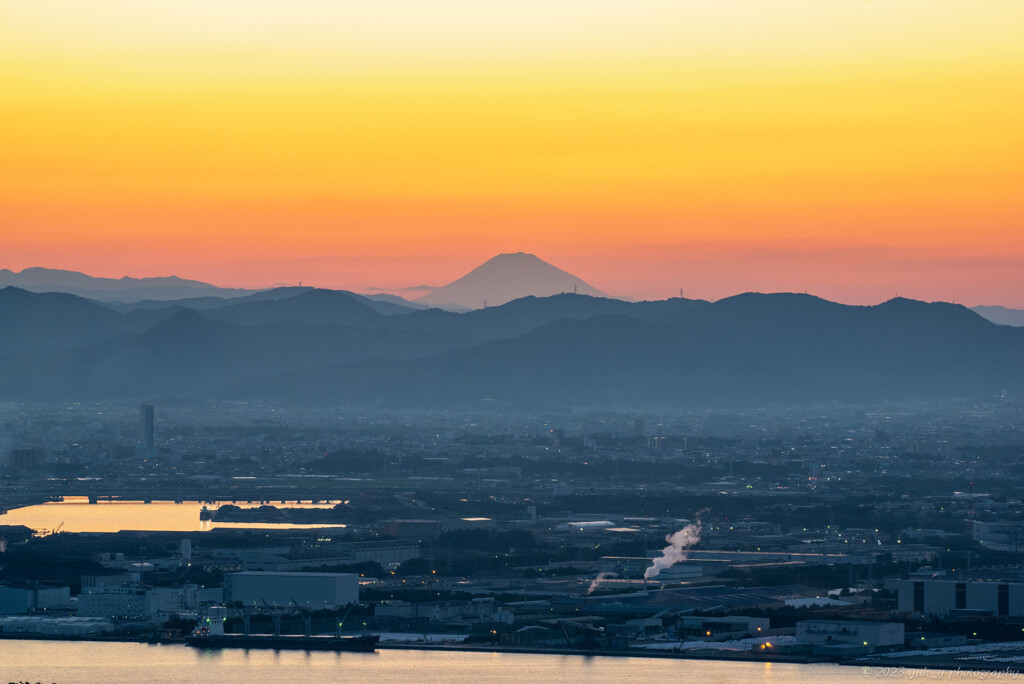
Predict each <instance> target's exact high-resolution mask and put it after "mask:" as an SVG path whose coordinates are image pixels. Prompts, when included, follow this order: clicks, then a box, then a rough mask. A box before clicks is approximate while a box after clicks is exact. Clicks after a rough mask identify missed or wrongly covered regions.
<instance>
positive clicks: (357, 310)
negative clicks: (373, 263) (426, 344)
mask: <svg viewBox="0 0 1024 684" xmlns="http://www.w3.org/2000/svg"><path fill="white" fill-rule="evenodd" d="M206 313H207V315H208V316H209V317H211V318H216V319H219V320H223V321H228V322H231V323H237V324H239V325H263V324H266V323H277V322H280V321H300V322H304V323H345V324H346V325H355V326H361V327H377V326H379V325H381V324H382V322H383V320H384V318H385V314H381V313H378V312H377V311H375V310H374V309H373V308H372V307H371V306H370V304H369V303H367V302H366V301H364V300H363V299H362V298H361V297H357V296H354V295H352V294H349V293H347V292H339V291H337V290H310V291H308V292H303V293H301V294H297V295H295V296H293V297H287V298H285V299H267V300H262V301H249V302H242V303H240V304H230V305H228V306H222V307H220V308H217V309H210V310H208V311H207V312H206Z"/></svg>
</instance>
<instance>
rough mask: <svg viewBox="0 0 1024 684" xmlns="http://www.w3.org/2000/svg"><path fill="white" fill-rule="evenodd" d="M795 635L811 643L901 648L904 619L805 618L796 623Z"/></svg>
mask: <svg viewBox="0 0 1024 684" xmlns="http://www.w3.org/2000/svg"><path fill="white" fill-rule="evenodd" d="M796 639H797V641H798V642H800V643H804V644H811V645H812V646H853V647H865V646H866V647H868V648H869V649H873V650H885V649H889V648H902V647H903V641H904V639H903V623H902V622H861V621H858V620H802V621H800V622H798V623H796Z"/></svg>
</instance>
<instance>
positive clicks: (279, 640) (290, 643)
mask: <svg viewBox="0 0 1024 684" xmlns="http://www.w3.org/2000/svg"><path fill="white" fill-rule="evenodd" d="M185 641H186V642H187V643H188V645H189V646H194V647H196V648H272V649H275V650H299V651H363V652H368V651H374V650H376V648H377V642H378V641H380V635H379V634H368V635H360V636H329V635H328V636H302V635H290V634H289V635H281V636H275V635H273V634H249V635H245V634H194V635H192V636H190V637H187V638H186V639H185Z"/></svg>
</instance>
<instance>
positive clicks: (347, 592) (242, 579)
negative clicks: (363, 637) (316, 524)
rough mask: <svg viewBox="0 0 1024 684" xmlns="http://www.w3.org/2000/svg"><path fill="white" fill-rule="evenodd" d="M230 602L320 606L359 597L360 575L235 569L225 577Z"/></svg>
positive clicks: (315, 608) (313, 608)
mask: <svg viewBox="0 0 1024 684" xmlns="http://www.w3.org/2000/svg"><path fill="white" fill-rule="evenodd" d="M225 581H226V583H225V587H224V594H225V596H224V597H225V600H227V601H228V602H229V603H233V602H235V601H239V602H241V603H243V604H245V605H248V606H259V607H265V606H270V607H281V608H286V607H290V606H299V607H301V608H309V609H312V610H319V609H323V608H338V607H340V606H345V605H348V604H350V603H355V602H357V601H359V575H356V574H353V573H337V572H234V573H231V574H230V575H227V576H226V577H225Z"/></svg>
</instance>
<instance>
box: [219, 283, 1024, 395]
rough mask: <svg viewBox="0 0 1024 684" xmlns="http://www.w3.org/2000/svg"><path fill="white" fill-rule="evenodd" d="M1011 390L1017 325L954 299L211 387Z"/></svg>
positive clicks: (1023, 365)
mask: <svg viewBox="0 0 1024 684" xmlns="http://www.w3.org/2000/svg"><path fill="white" fill-rule="evenodd" d="M1003 390H1007V391H1009V392H1011V393H1014V394H1020V393H1021V392H1022V391H1024V330H1018V329H1014V328H1007V327H1001V326H996V325H994V324H992V323H990V322H988V321H986V320H984V319H983V318H981V317H980V316H978V315H976V314H974V313H972V312H971V311H969V310H967V309H966V308H964V307H962V306H956V305H951V304H926V303H923V302H915V301H910V300H893V301H890V302H886V303H884V304H881V305H878V306H873V307H853V306H844V305H840V304H834V303H832V302H827V301H824V300H821V299H817V298H814V297H808V296H806V295H753V294H751V295H740V296H737V297H731V298H729V299H725V300H721V301H719V302H716V303H714V304H710V305H706V306H693V307H690V310H689V312H688V313H686V315H684V316H680V317H677V318H675V320H670V321H642V320H639V319H637V318H634V317H629V316H624V315H602V316H595V317H592V318H588V319H586V320H571V319H563V320H559V321H557V322H554V323H551V324H549V325H546V326H543V327H541V328H538V329H536V330H533V331H531V332H528V333H526V334H524V335H521V336H519V337H516V338H513V339H509V340H500V341H494V342H488V343H486V344H482V345H479V346H476V347H473V348H471V349H465V350H459V351H456V352H447V353H444V354H441V355H438V356H435V357H430V358H420V359H414V360H408V361H402V362H385V361H382V360H368V361H365V362H361V363H356V364H347V365H336V366H333V367H330V368H323V369H316V370H315V371H311V372H300V373H294V374H290V375H284V376H281V377H277V378H264V379H255V380H250V381H246V382H243V383H239V384H238V385H235V386H234V387H232V388H230V389H229V390H228V391H226V392H225V393H224V394H223V396H232V397H276V398H284V399H288V400H291V401H296V402H305V401H313V402H330V403H362V402H373V403H377V404H384V405H394V406H427V405H430V406H437V405H440V404H450V405H480V402H482V401H483V402H489V403H490V402H500V404H501V405H503V406H507V405H513V406H520V407H526V406H537V405H552V404H561V405H577V406H579V405H589V406H598V405H601V406H628V405H637V404H646V405H654V404H665V405H740V404H742V405H758V404H764V403H778V402H788V403H803V402H816V401H827V400H842V401H874V400H879V399H895V398H910V397H919V398H920V397H959V396H965V397H966V396H970V397H992V396H996V395H998V394H1000V393H1001V392H1002V391H1003Z"/></svg>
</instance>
